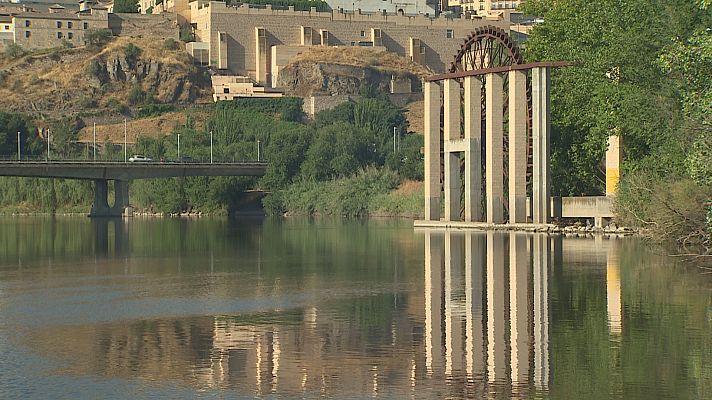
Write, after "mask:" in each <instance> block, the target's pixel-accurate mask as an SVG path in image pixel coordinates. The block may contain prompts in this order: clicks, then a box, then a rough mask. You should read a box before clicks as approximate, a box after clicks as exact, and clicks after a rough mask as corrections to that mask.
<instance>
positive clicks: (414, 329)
mask: <svg viewBox="0 0 712 400" xmlns="http://www.w3.org/2000/svg"><path fill="white" fill-rule="evenodd" d="M197 397H200V398H253V397H264V398H272V397H280V398H294V397H299V398H316V397H333V398H364V397H383V398H468V397H469V398H479V397H496V398H510V397H517V398H532V397H538V398H565V399H570V398H571V399H572V398H626V399H634V398H644V399H656V398H693V399H694V398H697V399H705V398H707V399H709V398H712V276H711V275H704V274H702V273H701V270H699V269H696V268H694V267H689V266H684V265H681V264H678V263H677V262H676V260H673V259H670V258H667V257H665V256H662V255H658V254H655V253H654V252H652V251H651V250H649V249H646V247H645V245H644V244H643V243H642V242H640V241H639V240H636V239H630V238H628V239H604V238H598V239H582V238H561V237H558V238H557V237H547V236H542V235H525V234H508V233H489V234H485V233H464V232H453V233H445V232H443V231H440V232H437V231H414V230H413V228H412V223H411V222H409V221H373V220H372V221H365V222H358V221H351V222H344V221H329V220H326V221H324V220H319V221H309V220H297V219H294V220H292V219H289V220H270V219H267V220H235V221H227V220H218V219H215V220H211V219H201V220H172V219H166V220H163V219H149V220H144V219H139V218H134V219H132V220H128V221H113V220H112V221H91V220H89V219H88V218H57V219H50V218H3V219H0V398H8V399H12V398H53V399H54V398H67V399H74V398H171V399H173V398H197Z"/></svg>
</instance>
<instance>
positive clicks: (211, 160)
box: [210, 131, 213, 164]
mask: <svg viewBox="0 0 712 400" xmlns="http://www.w3.org/2000/svg"><path fill="white" fill-rule="evenodd" d="M212 163H213V131H210V164H212Z"/></svg>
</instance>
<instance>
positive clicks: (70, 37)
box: [67, 32, 74, 40]
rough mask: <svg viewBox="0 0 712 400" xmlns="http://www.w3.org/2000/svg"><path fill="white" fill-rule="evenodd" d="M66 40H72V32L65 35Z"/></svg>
mask: <svg viewBox="0 0 712 400" xmlns="http://www.w3.org/2000/svg"><path fill="white" fill-rule="evenodd" d="M67 38H69V40H72V38H74V34H73V33H72V32H69V33H67Z"/></svg>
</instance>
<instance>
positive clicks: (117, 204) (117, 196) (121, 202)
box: [110, 180, 129, 217]
mask: <svg viewBox="0 0 712 400" xmlns="http://www.w3.org/2000/svg"><path fill="white" fill-rule="evenodd" d="M128 205H129V182H128V181H120V180H115V181H114V206H113V207H111V210H110V214H111V216H114V217H120V216H122V215H123V213H124V209H125V208H126V207H127V206H128Z"/></svg>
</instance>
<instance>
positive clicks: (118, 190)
mask: <svg viewBox="0 0 712 400" xmlns="http://www.w3.org/2000/svg"><path fill="white" fill-rule="evenodd" d="M128 205H129V182H128V181H122V180H118V179H116V180H114V205H113V206H112V207H109V180H108V179H95V180H94V204H92V206H91V212H90V213H89V217H92V218H95V217H121V216H123V214H124V209H125V208H126V206H128Z"/></svg>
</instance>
